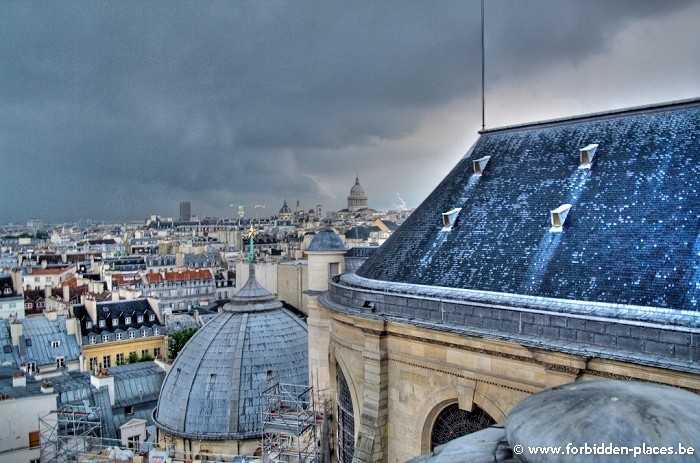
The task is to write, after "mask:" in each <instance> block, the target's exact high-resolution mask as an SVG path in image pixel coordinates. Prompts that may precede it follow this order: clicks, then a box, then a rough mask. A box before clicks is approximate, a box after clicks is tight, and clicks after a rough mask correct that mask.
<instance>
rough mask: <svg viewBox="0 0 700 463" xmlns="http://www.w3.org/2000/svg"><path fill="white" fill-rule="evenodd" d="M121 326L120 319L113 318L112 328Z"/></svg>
mask: <svg viewBox="0 0 700 463" xmlns="http://www.w3.org/2000/svg"><path fill="white" fill-rule="evenodd" d="M118 324H119V319H118V318H113V319H112V326H117V325H118Z"/></svg>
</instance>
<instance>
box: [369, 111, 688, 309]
mask: <svg viewBox="0 0 700 463" xmlns="http://www.w3.org/2000/svg"><path fill="white" fill-rule="evenodd" d="M589 144H597V145H598V146H597V151H596V152H595V157H594V159H593V163H592V165H591V168H590V169H586V168H580V167H579V165H580V160H579V154H580V152H579V150H580V149H582V148H584V147H587V146H588V145H589ZM486 156H490V159H489V160H488V164H486V165H485V167H484V168H483V171H482V173H481V174H480V175H479V174H475V173H474V169H473V163H474V161H477V160H482V161H483V158H485V157H486ZM699 194H700V100H693V101H686V102H679V103H674V104H667V105H659V106H656V107H648V108H639V109H633V110H627V111H618V112H616V113H608V114H598V115H591V116H582V117H578V118H572V119H569V120H560V121H553V122H549V123H539V124H531V125H528V126H520V127H511V128H506V129H499V130H491V131H485V132H482V135H481V137H480V138H479V140H478V141H477V142H476V144H475V145H474V146H473V148H472V149H471V150H470V152H469V153H467V155H466V156H465V157H464V158H463V159H462V160H461V161H460V162H459V163H458V164H457V166H456V167H455V168H454V169H453V170H452V171H451V172H450V173H449V174H448V175H447V177H445V179H444V180H443V181H442V182H441V183H440V184H439V186H438V187H437V188H436V189H435V190H434V191H433V192H432V193H431V194H430V195H429V196H428V198H427V199H426V200H425V201H424V202H423V203H422V204H421V205H420V206H419V207H418V209H416V211H415V212H414V213H413V214H411V216H410V217H409V218H408V219H407V220H406V221H405V222H404V223H403V224H402V226H401V227H400V228H399V229H398V230H397V231H395V232H394V233H393V234H392V236H391V237H390V238H389V239H388V240H387V241H386V242H385V243H384V245H383V246H381V248H380V249H379V250H378V251H377V252H375V253H374V254H373V255H372V256H371V257H370V258H369V259H368V260H367V261H366V262H365V263H364V264H363V265H362V266H361V267H360V268H359V269H358V270H357V275H359V276H361V277H366V278H369V279H373V280H380V281H384V282H396V283H408V284H421V285H427V286H437V287H446V288H460V289H471V290H481V291H489V292H493V293H502V294H520V295H528V296H541V297H547V298H556V299H565V300H576V301H587V302H601V303H608V304H625V305H634V306H644V307H655V308H661V309H666V310H670V309H673V310H677V309H681V310H690V311H700V271H698V268H700V252H699V251H700V239H699V238H698V236H700V220H698V217H700V203H699V202H698V197H699ZM562 205H571V208H570V209H568V216H567V217H566V219H565V221H564V223H563V228H561V229H560V230H561V231H559V232H556V231H552V228H553V226H552V221H551V218H550V213H551V211H555V210H557V209H558V208H559V207H560V206H562ZM448 212H452V214H453V216H454V217H453V219H454V223H453V224H452V226H451V228H450V227H446V226H445V223H444V222H443V214H444V213H448Z"/></svg>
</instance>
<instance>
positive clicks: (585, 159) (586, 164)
mask: <svg viewBox="0 0 700 463" xmlns="http://www.w3.org/2000/svg"><path fill="white" fill-rule="evenodd" d="M597 149H598V144H597V143H591V144H590V145H588V146H586V147H585V148H580V149H579V152H580V156H579V159H580V162H581V163H580V164H579V166H578V167H579V169H590V168H591V164H593V157H594V156H595V152H596V150H597Z"/></svg>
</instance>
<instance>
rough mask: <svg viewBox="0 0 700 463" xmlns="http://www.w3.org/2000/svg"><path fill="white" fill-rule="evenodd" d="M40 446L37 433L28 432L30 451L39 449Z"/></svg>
mask: <svg viewBox="0 0 700 463" xmlns="http://www.w3.org/2000/svg"><path fill="white" fill-rule="evenodd" d="M40 444H41V440H40V439H39V431H30V432H29V448H30V449H35V448H37V447H39V445H40Z"/></svg>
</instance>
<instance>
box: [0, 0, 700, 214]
mask: <svg viewBox="0 0 700 463" xmlns="http://www.w3.org/2000/svg"><path fill="white" fill-rule="evenodd" d="M485 18H486V29H485V39H486V40H485V43H486V46H485V50H486V80H485V82H486V98H485V99H486V127H487V128H490V127H498V126H503V125H509V124H515V123H525V122H530V121H536V120H542V119H550V118H557V117H564V116H569V115H575V114H583V113H589V112H597V111H606V110H611V109H617V108H624V107H629V106H638V105H645V104H651V103H658V102H664V101H670V100H677V99H684V98H692V97H698V96H700V27H698V24H700V1H683V0H672V1H658V0H586V1H580V0H527V1H525V0H486V2H485ZM480 39H481V32H480V2H479V0H461V1H417V0H416V1H413V0H401V1H381V2H379V1H376V2H375V1H328V0H319V1H303V0H302V1H287V2H285V1H266V0H263V1H245V2H244V1H225V2H217V1H207V2H202V1H192V2H189V1H175V2H172V1H146V2H143V1H95V0H90V1H54V2H43V1H42V2H32V1H14V0H4V1H2V2H0V165H1V166H2V170H1V172H2V175H0V201H1V203H0V204H1V205H0V223H7V222H19V223H22V222H24V221H26V220H27V219H28V218H42V219H44V220H46V221H54V222H58V221H73V220H78V219H81V218H91V219H95V220H141V219H143V218H145V217H147V216H149V215H151V214H159V215H161V216H165V217H175V218H177V217H178V213H179V209H178V205H179V203H180V201H190V202H191V203H192V213H193V214H197V215H199V216H222V217H232V216H233V215H234V214H235V210H234V208H232V207H230V206H229V205H230V204H244V205H249V206H251V205H255V204H264V205H266V208H265V209H263V210H262V212H261V213H262V214H263V215H265V216H267V215H270V214H275V213H276V212H277V211H278V210H279V208H280V207H281V206H282V203H283V201H284V200H285V199H287V201H288V203H289V204H290V206H292V207H294V205H295V204H296V201H297V199H299V200H300V201H301V205H302V207H303V208H304V209H310V208H313V207H315V205H316V204H321V205H322V206H323V209H324V211H328V210H338V209H341V208H343V207H345V205H346V204H347V199H346V198H347V195H348V194H349V191H350V187H351V186H352V185H353V183H354V180H355V175H356V174H358V175H359V177H360V182H361V184H362V185H363V187H364V189H365V191H366V193H367V195H368V196H369V205H370V207H373V208H376V209H384V210H386V209H389V208H391V207H394V206H395V205H398V204H399V203H400V201H399V197H398V196H397V193H398V195H400V197H401V198H403V200H404V201H405V203H406V205H407V206H408V207H416V206H418V204H420V202H421V201H422V200H423V199H424V198H425V197H426V196H427V195H428V194H429V193H430V192H431V191H432V189H433V188H435V186H436V185H437V184H438V182H439V181H440V180H441V179H442V178H443V177H444V175H445V174H446V173H447V172H449V170H450V169H451V168H452V167H453V166H454V165H455V163H456V162H457V161H458V160H459V159H460V158H461V157H462V156H463V155H464V153H466V152H467V150H468V149H469V147H470V146H471V144H472V143H473V142H474V141H475V140H476V138H477V137H478V133H477V131H478V130H479V129H480V128H481V80H480V79H481V64H480V63H481V62H480V56H481V53H480ZM254 214H255V212H254V209H252V208H250V207H248V216H254Z"/></svg>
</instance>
